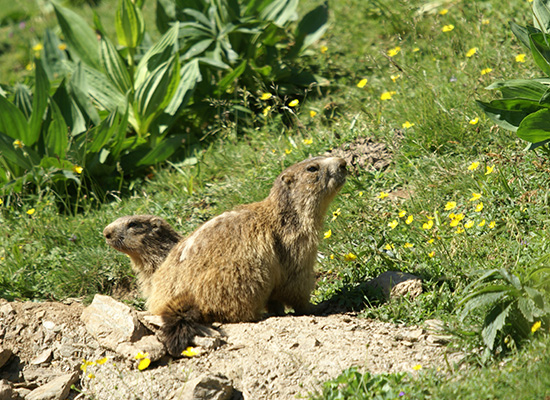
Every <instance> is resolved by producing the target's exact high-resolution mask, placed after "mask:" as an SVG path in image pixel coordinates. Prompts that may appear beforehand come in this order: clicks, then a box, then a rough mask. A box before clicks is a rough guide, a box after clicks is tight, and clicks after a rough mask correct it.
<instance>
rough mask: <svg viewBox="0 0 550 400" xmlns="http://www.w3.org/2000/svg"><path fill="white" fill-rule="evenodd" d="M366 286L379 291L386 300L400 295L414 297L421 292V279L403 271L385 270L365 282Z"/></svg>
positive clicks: (368, 288)
mask: <svg viewBox="0 0 550 400" xmlns="http://www.w3.org/2000/svg"><path fill="white" fill-rule="evenodd" d="M366 287H367V290H372V291H375V292H380V293H381V294H382V295H383V297H384V298H385V299H386V300H388V299H391V298H394V297H402V296H409V297H410V298H414V297H416V296H418V295H419V294H421V293H422V280H421V279H420V278H419V277H418V276H415V275H411V274H407V273H404V272H399V271H387V272H383V273H382V274H380V275H379V276H378V277H377V278H375V279H373V280H371V281H369V282H367V285H366Z"/></svg>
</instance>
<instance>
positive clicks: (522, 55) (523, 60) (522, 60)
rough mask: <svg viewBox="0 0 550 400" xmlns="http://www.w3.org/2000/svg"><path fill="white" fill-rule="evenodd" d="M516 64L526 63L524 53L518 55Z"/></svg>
mask: <svg viewBox="0 0 550 400" xmlns="http://www.w3.org/2000/svg"><path fill="white" fill-rule="evenodd" d="M516 62H518V63H524V62H525V54H523V53H522V54H518V55H517V56H516Z"/></svg>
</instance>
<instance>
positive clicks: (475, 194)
mask: <svg viewBox="0 0 550 400" xmlns="http://www.w3.org/2000/svg"><path fill="white" fill-rule="evenodd" d="M479 199H481V193H476V192H472V198H471V199H470V201H476V200H479Z"/></svg>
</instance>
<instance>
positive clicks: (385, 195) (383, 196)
mask: <svg viewBox="0 0 550 400" xmlns="http://www.w3.org/2000/svg"><path fill="white" fill-rule="evenodd" d="M388 196H389V194H388V193H386V192H380V194H379V195H378V198H379V199H380V200H383V199H385V198H386V197H388Z"/></svg>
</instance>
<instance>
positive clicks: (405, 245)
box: [403, 242, 414, 249]
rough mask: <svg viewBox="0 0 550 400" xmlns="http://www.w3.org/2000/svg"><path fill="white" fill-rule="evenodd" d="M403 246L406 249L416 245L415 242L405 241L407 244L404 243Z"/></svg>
mask: <svg viewBox="0 0 550 400" xmlns="http://www.w3.org/2000/svg"><path fill="white" fill-rule="evenodd" d="M403 247H404V248H406V249H411V248H413V247H414V244H412V243H408V242H407V243H405V244H404V245H403Z"/></svg>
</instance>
